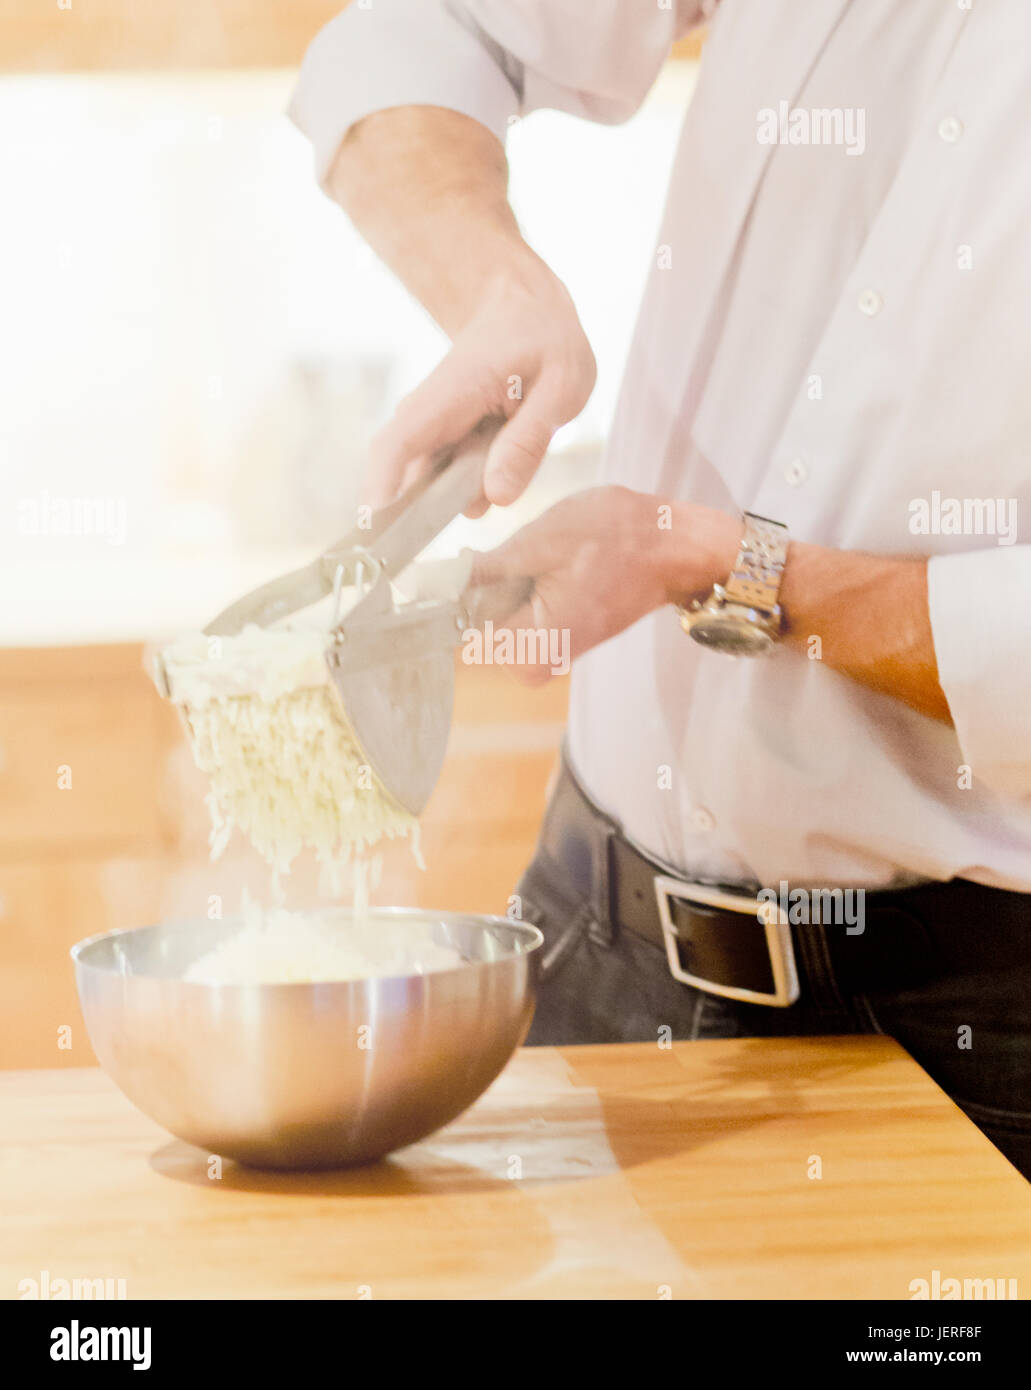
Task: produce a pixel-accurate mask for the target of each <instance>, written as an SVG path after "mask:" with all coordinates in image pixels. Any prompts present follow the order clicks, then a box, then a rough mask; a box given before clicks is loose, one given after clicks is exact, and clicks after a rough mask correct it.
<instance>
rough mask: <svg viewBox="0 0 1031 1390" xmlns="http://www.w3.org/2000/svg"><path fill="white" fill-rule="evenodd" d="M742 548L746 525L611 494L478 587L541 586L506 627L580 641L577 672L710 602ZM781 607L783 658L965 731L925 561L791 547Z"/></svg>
mask: <svg viewBox="0 0 1031 1390" xmlns="http://www.w3.org/2000/svg"><path fill="white" fill-rule="evenodd" d="M740 541H741V521H740V518H738V517H733V516H728V515H727V514H726V513H724V512H717V511H713V510H712V509H711V508H709V507H700V506H697V505H696V504H694V503H691V502H665V501H663V499H662V498H660V497H650V496H648V495H647V494H645V493H641V492H631V491H630V490H629V489H627V488H622V487H601V488H595V489H593V490H592V491H590V492H581V493H578V494H576V495H575V496H573V497H568V498H566V499H565V501H563V502H560V503H559V504H558V505H557V506H555V507H552V509H551V510H550V511H549V512H545V514H544V515H543V516H542V517H540V518H538V520H536V521H533V522H531V523H530V524H529V526H525V527H524V528H523V529H522V530H521V531H518V532H516V534H515V535H514V536H512V537H511V538H510V539H509V540H507V541H506V542H505V543H504V544H503V545H501V546H499V547H498V548H497V550H493V551H489V552H487V553H486V554H484V555H479V556H477V558H476V560H475V562H474V566H473V576H472V582H473V583H474V584H485V583H490V582H492V581H494V580H501V579H515V578H519V577H521V576H527V577H529V578H531V579H532V580H533V581H534V591H533V594H532V596H531V598H530V601H529V602H528V603H527V604H526V605H525V607H524V608H522V609H520V610H519V612H517V613H514V614H512V616H511V617H509V618H506V619H505V622H504V624H503V626H504V627H505V628H508V629H511V630H513V631H518V630H519V629H520V628H524V629H527V628H548V629H558V630H560V631H561V630H562V629H563V628H567V629H568V630H569V648H570V655H571V657H573V658H575V657H577V656H579V655H580V654H581V653H583V652H585V651H589V650H590V648H591V647H594V646H597V644H598V643H599V642H604V641H605V640H606V639H607V638H609V637H614V636H615V635H616V633H617V632H622V631H623V629H624V628H627V627H630V625H631V624H632V623H635V622H637V620H638V619H639V618H643V617H644V616H645V614H647V613H650V612H651V611H652V609H654V608H659V607H661V606H662V605H663V604H665V603H679V604H682V605H684V606H685V607H686V606H688V605H689V604H690V602H691V600H692V599H695V598H704V597H706V596H707V595H708V594H709V593H710V591H711V589H712V586H713V584H716V583H720V582H722V581H723V580H725V579H726V578H727V576H728V575H729V574H730V572H731V570H732V569H733V567H734V562H735V560H736V559H737V553H738V547H739V545H740ZM780 602H781V606H782V608H783V610H784V614H785V628H784V633H783V636H782V642H783V645H784V646H785V647H786V648H789V649H791V650H793V651H794V652H795V653H797V654H798V656H799V658H800V659H809V660H810V661H812V660H814V659H818V660H819V661H820V663H821V664H822V665H823V666H825V667H830V668H831V669H832V670H835V671H838V672H840V673H841V674H842V675H844V676H847V677H848V678H849V679H850V680H854V681H855V682H857V684H859V685H863V686H865V687H867V689H869V690H876V691H878V692H880V693H881V694H883V695H890V696H891V697H892V698H893V699H895V700H901V701H902V702H903V703H904V704H907V705H909V706H910V707H911V708H912V709H915V710H918V711H919V712H920V713H921V714H926V715H928V716H929V717H930V718H932V719H937V720H940V721H941V722H943V723H946V724H948V723H951V722H952V716H951V713H950V711H949V706H948V702H947V700H946V699H945V693H944V691H943V690H942V688H941V683H940V681H939V679H938V667H937V662H936V660H935V654H934V637H933V633H932V631H931V620H930V614H929V611H928V602H927V562H926V560H924V559H923V557H921V556H914V555H903V556H893V555H866V554H863V553H862V552H861V551H855V550H833V549H830V548H828V547H826V546H820V545H809V544H808V543H806V542H803V541H792V542H791V544H790V546H789V548H788V558H787V563H786V565H785V567H784V581H783V583H782V585H781V590H780ZM495 626H502V625H500V624H496V625H495ZM816 639H819V641H818V642H817V641H816ZM689 640H690V639H689V638H688V637H686V636H685V637H684V641H689ZM528 646H529V644H525V645H524V650H526V649H527V648H528ZM719 659H720V660H726V661H730V660H732V659H733V658H730V657H721V658H719ZM513 671H514V674H515V675H516V676H517V677H518V678H519V679H521V680H524V681H526V682H528V683H530V684H539V683H541V682H543V681H546V680H547V679H548V677H549V676H550V675H551V674H552V670H551V668H550V667H549V666H544V665H541V666H522V667H518V666H517V667H514V668H513Z"/></svg>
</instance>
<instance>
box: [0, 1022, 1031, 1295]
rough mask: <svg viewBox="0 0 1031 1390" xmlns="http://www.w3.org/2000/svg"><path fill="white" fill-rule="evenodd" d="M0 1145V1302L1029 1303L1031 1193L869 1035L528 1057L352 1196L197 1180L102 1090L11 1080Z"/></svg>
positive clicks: (181, 1158) (7, 1079) (79, 1074)
mask: <svg viewBox="0 0 1031 1390" xmlns="http://www.w3.org/2000/svg"><path fill="white" fill-rule="evenodd" d="M0 1142H2V1146H3V1152H2V1160H0V1220H2V1224H3V1239H2V1241H0V1296H3V1297H7V1298H12V1297H16V1296H17V1288H18V1282H19V1280H21V1279H25V1278H35V1279H37V1280H38V1279H39V1278H40V1277H41V1273H42V1271H43V1270H46V1271H48V1273H49V1277H50V1280H51V1281H53V1280H54V1279H56V1278H61V1277H64V1278H69V1279H71V1278H76V1277H78V1278H106V1277H110V1278H124V1279H125V1280H126V1287H127V1294H128V1297H129V1298H137V1297H138V1298H144V1297H159V1298H177V1297H180V1298H219V1297H302V1298H306V1297H332V1298H357V1297H360V1296H364V1297H369V1296H371V1297H373V1298H406V1297H424V1296H430V1297H448V1298H450V1297H469V1298H493V1297H517V1298H533V1297H548V1298H576V1297H589V1298H594V1297H601V1298H608V1297H618V1298H646V1299H654V1298H661V1297H673V1298H686V1299H691V1298H723V1297H727V1298H800V1297H811V1298H812V1297H815V1298H835V1299H851V1298H884V1299H907V1298H909V1297H910V1290H909V1284H910V1281H911V1280H914V1279H920V1278H925V1279H930V1278H931V1273H932V1271H933V1270H935V1269H937V1270H939V1271H940V1272H941V1277H942V1278H943V1279H944V1278H950V1277H956V1278H1006V1279H1011V1278H1015V1279H1017V1280H1018V1288H1019V1290H1020V1291H1021V1293H1022V1294H1023V1295H1024V1296H1026V1293H1025V1292H1024V1291H1026V1290H1031V1185H1029V1184H1028V1183H1026V1182H1025V1181H1024V1180H1023V1178H1021V1177H1020V1175H1019V1174H1018V1173H1017V1172H1016V1170H1015V1169H1014V1168H1013V1167H1011V1165H1010V1164H1009V1163H1007V1162H1006V1160H1005V1159H1004V1158H1003V1157H1002V1156H1001V1155H1000V1154H999V1153H998V1152H997V1151H996V1150H995V1149H994V1148H993V1147H992V1146H991V1145H990V1144H989V1142H988V1141H987V1140H986V1139H985V1138H984V1137H983V1136H982V1135H981V1134H980V1133H979V1132H978V1131H977V1129H975V1127H974V1126H973V1125H972V1124H970V1122H969V1121H968V1120H967V1119H966V1118H965V1117H964V1116H963V1115H962V1114H961V1113H960V1112H959V1111H958V1110H957V1109H956V1108H955V1106H953V1105H952V1103H951V1102H950V1101H949V1100H948V1099H947V1098H946V1097H945V1096H944V1094H943V1093H942V1092H941V1091H940V1090H939V1089H938V1088H937V1087H936V1086H935V1085H934V1084H933V1083H932V1082H931V1081H930V1080H929V1079H928V1077H927V1076H926V1075H925V1074H924V1073H923V1072H922V1071H921V1070H920V1068H919V1067H918V1066H917V1065H916V1063H915V1062H913V1061H912V1060H911V1059H910V1058H909V1057H908V1056H907V1055H906V1053H904V1052H903V1051H902V1049H901V1048H900V1047H898V1046H897V1045H896V1044H895V1043H894V1042H892V1041H890V1040H889V1039H886V1038H881V1037H857V1038H811V1039H807V1038H802V1039H776V1040H761V1039H740V1040H731V1041H715V1042H695V1043H675V1044H674V1045H673V1046H672V1048H668V1049H661V1048H659V1047H657V1046H656V1045H654V1044H651V1043H646V1044H632V1045H626V1046H614V1047H569V1048H561V1049H552V1048H543V1049H524V1050H523V1051H521V1052H520V1053H518V1054H517V1055H516V1057H515V1058H514V1059H513V1061H512V1063H511V1064H510V1065H509V1067H508V1068H507V1070H506V1071H505V1072H504V1074H503V1075H502V1076H501V1077H500V1078H499V1080H498V1081H497V1082H496V1083H495V1084H494V1086H493V1087H492V1088H491V1089H490V1090H489V1091H488V1093H487V1094H486V1095H485V1096H484V1097H483V1098H482V1099H481V1100H480V1101H479V1102H478V1104H477V1105H475V1106H474V1107H473V1109H472V1110H470V1111H469V1112H468V1113H467V1114H466V1115H464V1116H463V1117H462V1118H461V1119H459V1120H458V1121H456V1122H455V1123H454V1124H453V1125H451V1126H449V1127H448V1128H447V1129H446V1130H443V1131H441V1133H439V1134H437V1135H434V1136H433V1137H431V1138H430V1139H428V1140H426V1141H424V1142H423V1143H421V1144H418V1145H415V1146H413V1147H412V1148H410V1149H407V1150H404V1151H402V1152H401V1153H400V1154H397V1155H395V1156H394V1157H393V1158H392V1159H389V1160H387V1161H385V1162H383V1163H381V1164H377V1165H375V1166H373V1167H370V1168H366V1169H360V1170H355V1171H351V1172H337V1173H317V1174H302V1175H282V1174H270V1173H260V1172H255V1171H252V1170H247V1169H242V1168H239V1167H236V1166H234V1165H232V1164H228V1163H227V1164H226V1165H225V1168H224V1170H223V1175H222V1177H221V1178H220V1179H212V1178H210V1177H209V1176H208V1158H207V1155H205V1154H203V1153H201V1152H200V1151H198V1150H196V1149H191V1148H189V1147H188V1146H187V1145H185V1144H182V1143H180V1142H179V1141H177V1140H173V1139H172V1138H171V1137H170V1136H169V1135H167V1134H166V1133H165V1131H163V1130H162V1129H160V1128H159V1127H158V1126H157V1125H155V1124H153V1123H152V1122H151V1121H150V1120H148V1119H146V1118H145V1117H144V1116H143V1115H141V1114H139V1113H138V1112H137V1111H136V1110H135V1109H134V1108H133V1107H132V1106H131V1105H130V1104H129V1102H128V1101H127V1100H125V1099H124V1098H123V1097H122V1095H121V1094H120V1093H119V1092H118V1091H117V1090H116V1089H115V1087H114V1086H113V1085H112V1084H111V1083H110V1082H109V1081H108V1080H107V1079H106V1077H104V1076H103V1075H102V1074H101V1073H100V1072H99V1071H96V1070H92V1069H91V1070H85V1069H83V1070H81V1071H67V1070H65V1071H49V1072H46V1071H23V1072H6V1073H0ZM817 1162H819V1165H820V1166H821V1168H822V1176H821V1177H818V1178H817V1177H811V1176H810V1175H809V1174H810V1173H811V1172H814V1171H815V1169H816V1165H817Z"/></svg>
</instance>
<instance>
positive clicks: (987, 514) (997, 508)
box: [909, 489, 1017, 545]
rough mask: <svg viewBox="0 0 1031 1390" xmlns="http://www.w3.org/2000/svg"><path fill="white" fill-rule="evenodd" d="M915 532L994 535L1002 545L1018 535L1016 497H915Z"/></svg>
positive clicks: (912, 512) (911, 523)
mask: <svg viewBox="0 0 1031 1390" xmlns="http://www.w3.org/2000/svg"><path fill="white" fill-rule="evenodd" d="M909 530H910V533H911V534H912V535H914V536H995V537H996V539H997V542H998V544H999V545H1013V544H1014V543H1015V542H1016V539H1017V499H1016V498H1015V497H943V496H942V495H941V493H940V492H939V491H938V490H937V489H935V490H934V491H933V492H932V493H931V495H930V497H914V498H913V499H912V501H911V502H910V504H909Z"/></svg>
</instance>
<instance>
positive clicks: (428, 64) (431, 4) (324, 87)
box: [288, 0, 519, 185]
mask: <svg viewBox="0 0 1031 1390" xmlns="http://www.w3.org/2000/svg"><path fill="white" fill-rule="evenodd" d="M392 106H443V107H446V108H447V109H448V110H451V111H458V112H461V113H462V114H463V115H466V116H471V117H472V118H473V119H474V120H476V121H479V122H480V123H481V125H485V126H486V127H487V128H488V129H489V130H491V131H493V133H494V134H495V135H496V136H497V137H498V139H499V140H501V141H502V142H504V139H505V136H506V134H507V132H508V127H509V123H510V117H512V116H514V115H518V113H519V97H518V95H517V93H516V91H515V89H514V88H513V86H512V84H511V82H510V81H509V79H508V77H507V76H506V74H505V72H504V70H503V69H502V68H501V67H500V66H499V65H498V63H497V62H496V61H495V58H494V57H493V56H492V55H491V53H490V51H489V49H488V48H487V47H486V46H485V45H484V44H483V43H482V42H481V41H480V40H479V39H478V38H477V37H476V35H475V34H474V33H472V32H471V31H470V30H469V29H468V28H466V27H465V26H464V25H463V24H461V23H460V22H459V21H458V20H457V19H456V18H455V17H454V15H452V14H450V13H449V12H448V11H447V10H446V9H445V8H444V6H443V5H442V4H441V3H439V0H376V3H375V4H374V5H372V6H371V7H370V8H368V9H365V8H361V9H359V7H358V6H357V5H354V4H352V5H351V6H350V8H348V9H347V10H345V11H344V13H343V14H339V15H337V17H336V19H333V20H330V22H329V23H328V24H327V25H326V26H325V28H324V29H322V30H321V31H320V32H319V33H318V34H317V35H316V37H315V39H314V40H313V42H312V43H311V45H310V46H309V48H308V51H307V53H306V54H305V57H304V62H303V63H302V64H301V75H300V78H299V80H298V83H297V86H296V87H295V89H294V92H293V96H292V97H291V100H290V105H289V107H288V115H289V116H290V119H291V120H292V121H293V122H294V124H295V125H296V126H297V127H298V128H299V129H300V130H302V131H303V132H304V134H305V135H307V136H308V138H309V139H310V140H311V142H312V145H313V147H314V151H315V172H316V177H317V178H318V180H319V183H320V184H323V185H324V184H325V182H326V179H327V177H328V175H329V171H330V169H331V167H332V165H333V161H334V159H335V158H336V153H337V151H338V150H339V148H340V144H341V142H342V140H343V138H344V136H345V135H346V134H347V132H348V130H349V129H350V128H351V126H353V125H354V124H355V122H356V121H360V120H361V119H362V117H363V116H368V115H369V114H370V113H371V112H373V111H384V110H386V109H387V108H388V107H392Z"/></svg>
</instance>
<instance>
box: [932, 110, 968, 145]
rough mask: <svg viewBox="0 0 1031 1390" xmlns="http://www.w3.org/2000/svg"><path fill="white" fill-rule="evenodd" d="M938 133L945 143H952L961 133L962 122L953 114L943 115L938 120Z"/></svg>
mask: <svg viewBox="0 0 1031 1390" xmlns="http://www.w3.org/2000/svg"><path fill="white" fill-rule="evenodd" d="M938 134H939V135H940V136H941V138H942V139H943V140H944V141H945V143H946V145H954V144H955V143H956V141H957V140H959V139H960V137H961V136H962V134H963V122H962V121H960V120H957V119H956V117H955V116H945V117H943V118H942V120H940V121H939V122H938Z"/></svg>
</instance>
